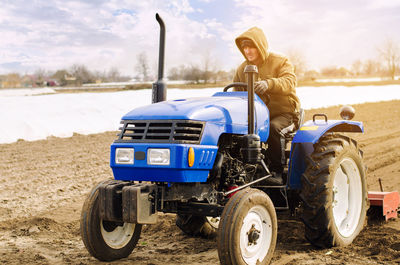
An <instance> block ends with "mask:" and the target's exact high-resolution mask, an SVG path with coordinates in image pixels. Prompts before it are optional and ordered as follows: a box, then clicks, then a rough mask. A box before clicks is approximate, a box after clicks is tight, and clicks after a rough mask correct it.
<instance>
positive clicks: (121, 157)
mask: <svg viewBox="0 0 400 265" xmlns="http://www.w3.org/2000/svg"><path fill="white" fill-rule="evenodd" d="M133 160H134V149H133V148H116V149H115V163H116V164H130V165H133Z"/></svg>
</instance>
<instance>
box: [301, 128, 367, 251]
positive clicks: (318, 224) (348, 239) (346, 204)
mask: <svg viewBox="0 0 400 265" xmlns="http://www.w3.org/2000/svg"><path fill="white" fill-rule="evenodd" d="M308 162H309V163H308V166H307V169H306V171H305V173H304V174H303V176H302V191H301V194H300V197H301V198H302V199H303V202H304V209H303V216H302V220H303V222H304V224H305V236H306V238H307V239H308V240H309V241H310V242H311V243H312V244H313V245H315V246H317V247H321V248H326V247H332V246H346V245H349V244H351V243H352V242H353V240H354V238H355V237H356V236H357V235H358V234H359V233H360V231H361V230H362V228H363V226H364V223H365V217H366V211H367V208H368V199H367V189H366V182H365V169H364V168H365V167H364V164H363V159H362V153H361V151H360V149H359V148H358V146H357V143H356V142H355V141H354V140H352V139H350V138H348V137H346V136H343V135H339V134H334V135H330V136H325V137H323V138H321V139H320V141H319V142H318V143H317V144H315V145H314V152H313V154H312V155H311V157H310V159H309V161H308Z"/></svg>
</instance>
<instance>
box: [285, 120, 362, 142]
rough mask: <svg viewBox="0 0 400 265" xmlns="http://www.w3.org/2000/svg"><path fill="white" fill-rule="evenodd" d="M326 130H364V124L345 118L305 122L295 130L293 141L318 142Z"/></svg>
mask: <svg viewBox="0 0 400 265" xmlns="http://www.w3.org/2000/svg"><path fill="white" fill-rule="evenodd" d="M327 132H360V133H362V132H364V126H363V123H362V122H359V121H346V120H314V121H307V122H305V123H304V124H303V125H302V126H301V127H300V129H299V130H298V131H297V132H296V134H295V136H294V138H293V143H294V144H295V143H312V144H315V143H316V142H318V140H319V138H321V136H323V135H324V134H325V133H327Z"/></svg>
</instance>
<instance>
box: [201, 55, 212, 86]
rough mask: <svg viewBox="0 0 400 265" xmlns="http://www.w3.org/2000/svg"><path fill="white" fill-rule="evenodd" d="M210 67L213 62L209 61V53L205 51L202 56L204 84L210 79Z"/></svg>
mask: <svg viewBox="0 0 400 265" xmlns="http://www.w3.org/2000/svg"><path fill="white" fill-rule="evenodd" d="M212 65H213V61H212V59H211V54H210V51H208V50H207V51H205V53H204V55H203V80H204V83H205V84H207V83H208V80H209V79H211V76H212V73H213V71H212Z"/></svg>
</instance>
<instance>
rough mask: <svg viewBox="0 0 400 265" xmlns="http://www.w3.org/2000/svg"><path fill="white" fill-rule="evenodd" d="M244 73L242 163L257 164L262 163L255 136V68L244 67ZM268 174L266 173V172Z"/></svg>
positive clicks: (259, 146)
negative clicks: (245, 86) (245, 95)
mask: <svg viewBox="0 0 400 265" xmlns="http://www.w3.org/2000/svg"><path fill="white" fill-rule="evenodd" d="M244 73H245V75H247V120H248V128H247V130H248V134H247V135H243V143H242V144H243V145H242V148H241V152H242V157H243V161H245V162H246V163H250V164H257V163H260V162H263V161H262V154H261V142H260V136H258V135H257V134H255V122H254V80H255V75H256V74H257V73H258V69H257V66H255V65H246V67H245V68H244ZM267 172H268V171H267Z"/></svg>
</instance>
